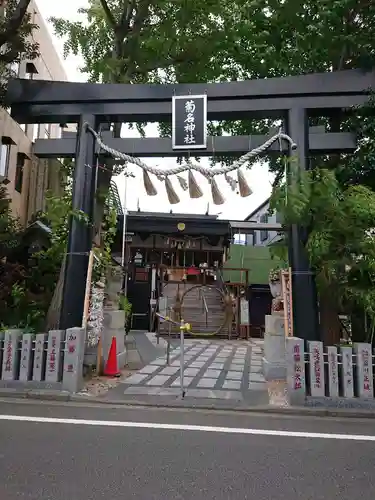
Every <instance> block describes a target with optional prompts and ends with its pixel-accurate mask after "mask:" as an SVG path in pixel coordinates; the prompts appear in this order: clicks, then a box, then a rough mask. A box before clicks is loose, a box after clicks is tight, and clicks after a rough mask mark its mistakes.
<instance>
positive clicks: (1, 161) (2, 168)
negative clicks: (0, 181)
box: [0, 142, 10, 179]
mask: <svg viewBox="0 0 375 500" xmlns="http://www.w3.org/2000/svg"><path fill="white" fill-rule="evenodd" d="M9 157H10V144H4V143H3V142H2V143H1V150H0V177H2V178H4V179H7V177H8V170H9Z"/></svg>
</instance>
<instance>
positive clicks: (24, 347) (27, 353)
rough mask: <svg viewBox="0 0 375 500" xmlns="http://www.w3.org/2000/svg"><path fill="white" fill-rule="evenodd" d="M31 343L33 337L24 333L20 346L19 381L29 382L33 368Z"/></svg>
mask: <svg viewBox="0 0 375 500" xmlns="http://www.w3.org/2000/svg"><path fill="white" fill-rule="evenodd" d="M33 341H34V335H33V334H31V333H26V334H24V335H23V337H22V344H21V366H20V376H19V380H21V381H22V382H27V381H28V380H31V376H32V366H33Z"/></svg>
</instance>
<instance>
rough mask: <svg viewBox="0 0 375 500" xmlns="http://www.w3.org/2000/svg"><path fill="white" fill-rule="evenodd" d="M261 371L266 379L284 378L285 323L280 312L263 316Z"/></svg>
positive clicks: (285, 373)
mask: <svg viewBox="0 0 375 500" xmlns="http://www.w3.org/2000/svg"><path fill="white" fill-rule="evenodd" d="M263 373H264V378H265V379H266V380H267V381H272V380H284V381H285V380H286V375H287V372H286V363H285V325H284V317H283V316H282V315H280V314H272V315H267V316H266V317H265V332H264V357H263Z"/></svg>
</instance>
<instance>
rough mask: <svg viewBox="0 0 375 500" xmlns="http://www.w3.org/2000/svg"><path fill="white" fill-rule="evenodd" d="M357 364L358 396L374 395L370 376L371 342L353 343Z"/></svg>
mask: <svg viewBox="0 0 375 500" xmlns="http://www.w3.org/2000/svg"><path fill="white" fill-rule="evenodd" d="M354 352H355V354H356V365H357V373H356V378H357V394H358V396H359V397H360V398H373V397H374V381H373V378H372V373H373V369H372V349H371V344H365V343H358V344H354Z"/></svg>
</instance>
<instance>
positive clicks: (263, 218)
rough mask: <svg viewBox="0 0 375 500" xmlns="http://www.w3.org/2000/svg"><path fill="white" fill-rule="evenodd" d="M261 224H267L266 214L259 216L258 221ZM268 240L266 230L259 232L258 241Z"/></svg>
mask: <svg viewBox="0 0 375 500" xmlns="http://www.w3.org/2000/svg"><path fill="white" fill-rule="evenodd" d="M259 222H261V223H263V224H265V223H267V222H268V215H267V214H263V215H261V216H260V221H259ZM267 238H268V231H267V229H263V230H261V231H260V241H261V242H263V241H266V239H267Z"/></svg>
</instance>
